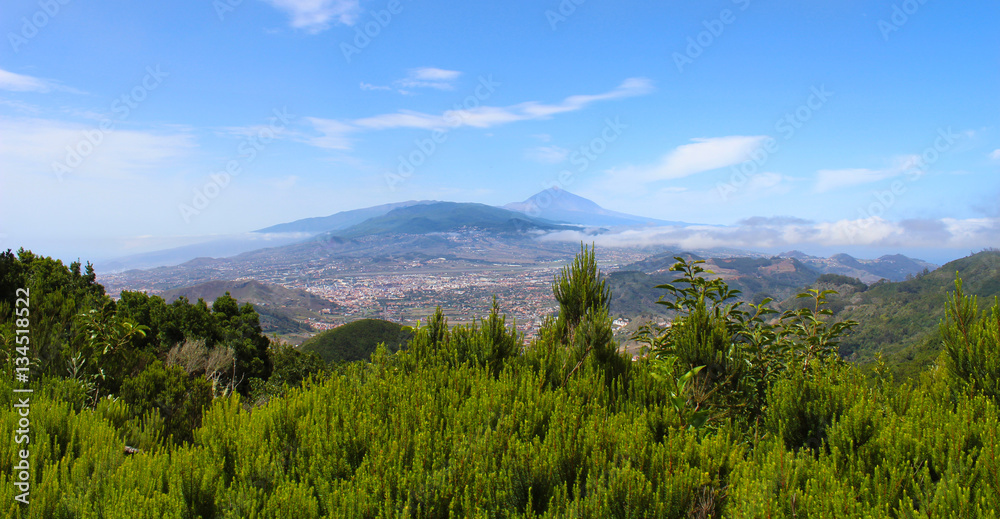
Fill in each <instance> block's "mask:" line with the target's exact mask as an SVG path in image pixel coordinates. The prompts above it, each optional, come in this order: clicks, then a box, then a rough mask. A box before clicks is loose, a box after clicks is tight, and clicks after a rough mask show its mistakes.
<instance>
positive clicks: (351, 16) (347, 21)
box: [265, 0, 361, 34]
mask: <svg viewBox="0 0 1000 519" xmlns="http://www.w3.org/2000/svg"><path fill="white" fill-rule="evenodd" d="M265 1H266V2H267V3H269V4H271V5H272V6H273V7H275V8H276V9H279V10H281V11H284V12H285V13H287V14H288V15H289V16H290V17H291V25H292V27H294V28H296V29H302V30H304V31H306V32H308V33H311V34H315V33H318V32H321V31H324V30H326V29H327V28H329V27H330V24H331V23H339V24H343V25H354V23H355V22H357V20H358V16H359V15H360V14H361V6H360V5H359V0H265Z"/></svg>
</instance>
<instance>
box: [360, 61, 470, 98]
mask: <svg viewBox="0 0 1000 519" xmlns="http://www.w3.org/2000/svg"><path fill="white" fill-rule="evenodd" d="M461 75H462V73H461V72H459V71H457V70H445V69H440V68H434V67H420V68H412V69H410V70H408V71H407V75H406V77H404V78H401V79H397V80H395V81H393V82H392V86H389V85H375V84H373V83H365V82H364V81H362V82H361V90H383V91H388V90H395V91H396V92H399V93H400V94H403V95H412V94H414V92H413V90H416V89H420V88H432V89H435V90H454V89H455V81H456V80H458V78H459V76H461Z"/></svg>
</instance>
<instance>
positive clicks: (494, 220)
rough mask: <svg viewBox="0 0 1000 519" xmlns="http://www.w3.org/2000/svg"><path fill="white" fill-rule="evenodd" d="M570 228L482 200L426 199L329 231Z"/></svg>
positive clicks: (377, 232)
mask: <svg viewBox="0 0 1000 519" xmlns="http://www.w3.org/2000/svg"><path fill="white" fill-rule="evenodd" d="M571 228H572V227H569V226H565V225H559V224H556V223H553V222H550V221H547V220H544V219H541V218H535V217H531V216H526V215H524V214H521V213H518V212H515V211H510V210H507V209H501V208H499V207H493V206H489V205H484V204H474V203H457V202H430V203H425V204H419V205H413V206H407V207H400V208H396V209H393V210H391V211H389V212H387V213H386V214H384V215H382V216H376V217H374V218H369V219H368V220H365V221H364V222H362V223H359V224H357V225H353V226H351V227H347V228H346V229H342V230H339V231H332V232H330V233H329V235H330V236H335V237H338V238H346V239H350V238H358V237H362V236H378V235H389V234H430V233H444V232H456V231H461V230H471V229H476V230H479V231H485V232H493V233H521V232H525V231H552V230H560V229H571Z"/></svg>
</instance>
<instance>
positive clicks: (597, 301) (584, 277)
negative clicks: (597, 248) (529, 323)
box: [552, 243, 611, 339]
mask: <svg viewBox="0 0 1000 519" xmlns="http://www.w3.org/2000/svg"><path fill="white" fill-rule="evenodd" d="M552 293H553V295H555V297H556V301H558V302H559V316H558V318H557V321H556V326H557V328H558V330H559V331H560V332H561V334H562V336H563V338H565V339H568V338H569V337H570V336H571V335H572V332H573V329H574V328H576V326H577V325H579V324H580V322H581V321H582V320H583V318H584V316H586V315H587V314H588V313H592V312H596V311H601V310H603V311H605V312H608V311H610V308H611V289H610V288H608V284H607V280H605V279H604V276H603V275H602V274H601V272H600V270H598V268H597V259H596V258H595V256H594V250H593V246H591V247H589V248H588V247H587V246H585V245H584V244H583V243H581V244H580V253H579V254H577V255H576V257H575V258H573V263H571V264H569V265H567V266H565V267H563V268H562V270H561V271H560V273H559V274H558V275H556V278H555V281H554V282H553V284H552Z"/></svg>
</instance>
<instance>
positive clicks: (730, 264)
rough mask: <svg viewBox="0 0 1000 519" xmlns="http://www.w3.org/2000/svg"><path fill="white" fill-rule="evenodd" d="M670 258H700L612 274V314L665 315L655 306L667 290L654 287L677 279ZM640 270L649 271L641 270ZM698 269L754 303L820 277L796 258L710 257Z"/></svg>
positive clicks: (657, 260) (658, 259)
mask: <svg viewBox="0 0 1000 519" xmlns="http://www.w3.org/2000/svg"><path fill="white" fill-rule="evenodd" d="M673 256H681V257H684V258H685V259H699V257H698V256H696V255H692V254H685V253H672V254H670V255H660V254H658V255H656V256H654V257H652V258H649V259H647V260H643V261H640V262H636V263H633V264H631V265H628V266H626V267H623V268H622V270H620V271H618V272H612V273H611V274H610V275H609V276H608V283H609V284H610V287H611V297H612V299H611V311H612V313H614V314H615V315H624V316H637V315H649V314H658V315H667V311H666V307H665V306H663V305H658V304H656V301H657V300H658V299H659V298H660V296H663V295H666V294H667V291H666V290H663V289H660V288H656V286H657V285H662V284H666V283H669V282H671V281H672V280H673V279H675V278H676V277H677V276H678V273H677V272H671V271H670V270H669V269H670V267H671V266H673V265H674V263H676V260H674V259H673ZM643 267H645V269H648V270H640V269H643ZM701 267H702V268H704V269H706V270H710V271H712V272H713V274H711V275H708V276H707V277H708V278H710V279H715V278H722V279H723V280H725V281H726V283H727V284H728V285H729V286H730V287H731V288H734V289H737V290H739V291H740V292H742V294H741V295H740V299H741V300H744V301H753V302H759V301H761V300H762V299H764V298H765V297H770V298H772V299H776V300H781V299H784V298H787V297H790V296H793V295H795V294H796V293H797V292H798V291H799V290H800V289H801V288H802V287H804V286H806V285H809V284H811V283H813V282H814V281H816V279H817V278H819V276H820V274H819V272H816V271H815V270H813V269H812V268H810V267H809V266H807V265H805V264H804V263H802V262H801V261H799V260H797V259H795V258H778V257H772V258H764V257H730V258H709V259H707V260H705V263H704V264H702V265H701Z"/></svg>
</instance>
